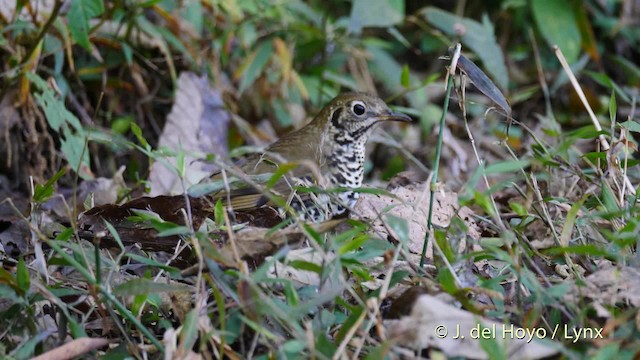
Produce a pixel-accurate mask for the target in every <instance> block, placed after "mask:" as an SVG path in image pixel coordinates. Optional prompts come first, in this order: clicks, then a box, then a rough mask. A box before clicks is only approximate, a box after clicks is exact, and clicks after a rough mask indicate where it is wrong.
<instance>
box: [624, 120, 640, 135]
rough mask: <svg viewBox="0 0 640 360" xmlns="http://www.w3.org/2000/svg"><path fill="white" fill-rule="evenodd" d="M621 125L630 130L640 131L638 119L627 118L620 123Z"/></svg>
mask: <svg viewBox="0 0 640 360" xmlns="http://www.w3.org/2000/svg"><path fill="white" fill-rule="evenodd" d="M620 126H622V127H624V128H626V129H628V130H629V131H632V132H636V133H640V123H638V122H637V121H633V120H627V121H625V122H622V123H620Z"/></svg>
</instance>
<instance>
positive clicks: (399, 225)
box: [386, 214, 409, 244]
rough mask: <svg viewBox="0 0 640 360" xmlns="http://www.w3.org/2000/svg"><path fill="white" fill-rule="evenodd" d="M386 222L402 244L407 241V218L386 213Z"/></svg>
mask: <svg viewBox="0 0 640 360" xmlns="http://www.w3.org/2000/svg"><path fill="white" fill-rule="evenodd" d="M386 222H387V224H389V226H390V227H391V229H392V230H393V231H394V232H395V233H396V236H397V237H398V240H400V242H402V243H403V244H408V243H409V224H408V223H407V219H403V218H400V217H397V216H394V215H390V214H387V216H386Z"/></svg>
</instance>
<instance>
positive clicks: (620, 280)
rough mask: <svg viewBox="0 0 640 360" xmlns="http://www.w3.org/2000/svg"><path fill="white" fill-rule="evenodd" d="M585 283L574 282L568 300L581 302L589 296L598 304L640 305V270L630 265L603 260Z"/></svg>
mask: <svg viewBox="0 0 640 360" xmlns="http://www.w3.org/2000/svg"><path fill="white" fill-rule="evenodd" d="M584 280H585V281H584V285H578V284H574V285H573V287H572V288H571V289H570V290H569V292H568V293H567V298H568V301H570V302H572V303H578V302H580V301H579V299H584V298H585V297H586V298H589V299H591V300H592V301H593V302H594V304H595V305H596V306H599V305H610V306H613V305H616V304H625V305H630V306H633V307H638V306H640V270H638V269H636V268H633V267H630V266H622V265H620V266H614V265H613V264H611V263H610V262H608V261H603V262H601V264H600V269H598V270H597V271H596V272H594V273H593V274H591V275H589V276H587V277H586V278H585V279H584Z"/></svg>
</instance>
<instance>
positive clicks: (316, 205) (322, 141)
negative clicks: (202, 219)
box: [210, 92, 412, 222]
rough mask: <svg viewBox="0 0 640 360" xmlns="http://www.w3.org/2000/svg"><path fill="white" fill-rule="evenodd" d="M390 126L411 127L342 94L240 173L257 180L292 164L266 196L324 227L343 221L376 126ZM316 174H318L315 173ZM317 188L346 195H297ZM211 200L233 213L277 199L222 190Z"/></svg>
mask: <svg viewBox="0 0 640 360" xmlns="http://www.w3.org/2000/svg"><path fill="white" fill-rule="evenodd" d="M386 121H400V122H411V121H412V119H411V117H410V116H408V115H406V114H404V113H401V112H397V111H393V110H391V109H390V108H389V106H388V105H387V104H386V103H385V102H384V100H382V99H380V98H378V97H376V96H373V95H368V94H365V93H360V92H348V93H342V94H340V95H338V96H336V97H335V98H334V99H332V100H331V101H330V102H329V103H328V104H326V105H325V106H324V107H323V108H322V110H321V111H320V112H319V113H318V114H317V115H316V116H315V117H314V118H313V120H311V121H310V122H309V123H308V124H307V125H305V126H303V127H302V128H300V129H298V130H295V131H292V132H290V133H287V134H285V135H283V136H282V137H281V138H280V139H278V140H277V141H275V142H274V143H272V144H271V145H269V146H268V147H266V149H265V151H264V152H263V153H253V154H251V155H249V156H247V157H245V158H244V159H242V160H241V161H240V162H238V163H237V169H239V170H240V171H241V172H243V173H245V174H247V175H259V174H265V173H276V172H277V171H278V169H282V166H283V165H285V164H289V165H290V166H289V167H288V168H292V167H293V169H292V170H291V171H289V172H288V173H287V175H286V176H283V177H282V178H281V179H279V181H277V182H276V184H275V185H274V186H272V187H271V188H270V189H269V190H268V191H271V193H272V194H276V195H281V196H283V197H286V199H287V202H288V203H289V204H290V205H291V207H292V208H293V209H294V210H295V211H296V213H298V214H299V215H300V218H301V219H305V220H306V219H308V220H311V221H312V222H320V221H324V220H328V219H331V218H333V217H339V216H343V215H344V214H345V213H346V212H347V210H348V209H350V208H353V206H354V205H355V203H356V201H357V200H358V197H359V193H358V192H357V191H355V190H356V189H357V188H359V187H361V186H362V182H363V178H364V163H365V145H366V143H367V140H368V139H369V136H370V135H371V133H372V131H373V129H374V128H375V126H376V125H377V124H380V123H382V122H386ZM309 164H311V166H309ZM295 165H298V166H295ZM305 165H306V166H305ZM314 168H315V169H314ZM313 170H319V171H315V174H314V171H313ZM314 175H315V176H314ZM219 179H221V173H216V174H213V175H212V176H211V177H210V180H219ZM317 185H321V187H323V188H325V189H327V190H328V189H342V191H339V192H337V194H335V195H333V193H331V194H329V193H327V192H325V193H321V194H313V193H303V194H300V193H299V192H297V191H295V189H296V186H306V187H309V186H317ZM210 199H211V200H213V201H217V199H220V200H221V201H222V202H223V204H224V205H225V206H226V207H227V208H230V209H232V210H233V211H246V210H250V209H255V208H258V207H261V206H263V205H265V204H267V205H273V202H272V199H273V197H272V196H268V195H267V194H266V193H265V189H258V188H256V187H247V188H243V189H235V190H231V191H230V192H225V191H220V192H218V193H217V194H212V195H210Z"/></svg>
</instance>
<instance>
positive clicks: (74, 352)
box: [33, 337, 109, 360]
mask: <svg viewBox="0 0 640 360" xmlns="http://www.w3.org/2000/svg"><path fill="white" fill-rule="evenodd" d="M108 344H109V340H107V339H103V338H93V339H92V338H86V337H83V338H78V339H74V340H71V341H69V342H68V343H66V344H64V345H62V346H60V347H57V348H55V349H53V350H50V351H47V352H46V353H44V354H42V355H40V356H36V357H34V358H33V360H45V359H47V360H64V359H73V358H75V357H78V356H80V355H83V354H86V353H88V352H90V351H93V350H96V349H100V348H102V347H104V346H106V345H108Z"/></svg>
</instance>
